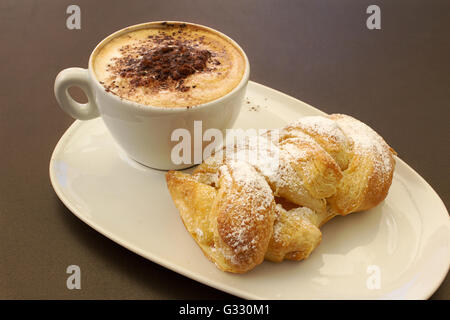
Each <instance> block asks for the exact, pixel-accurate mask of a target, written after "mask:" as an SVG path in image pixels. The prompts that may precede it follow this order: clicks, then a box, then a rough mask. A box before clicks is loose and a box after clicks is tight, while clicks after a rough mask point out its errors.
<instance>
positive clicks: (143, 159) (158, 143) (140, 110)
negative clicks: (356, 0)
mask: <svg viewBox="0 0 450 320" xmlns="http://www.w3.org/2000/svg"><path fill="white" fill-rule="evenodd" d="M168 23H185V22H172V21H171V22H168ZM186 24H190V25H195V26H197V27H200V28H204V29H207V30H209V31H210V32H213V33H216V34H220V35H221V36H222V37H224V38H225V39H227V40H229V41H230V42H231V43H233V44H234V45H235V46H236V48H237V49H238V50H239V51H240V52H241V54H242V56H243V57H244V60H245V71H244V75H243V77H242V79H241V81H240V82H239V84H238V85H237V86H236V87H235V88H234V89H233V90H232V91H231V92H229V93H228V94H226V95H224V96H222V97H220V98H218V99H216V100H213V101H210V102H208V103H204V104H201V105H197V106H193V107H182V108H179V107H177V108H164V107H154V106H148V105H143V104H139V103H136V102H133V101H129V100H125V99H122V98H120V97H118V96H116V95H114V94H112V93H111V92H107V91H106V90H105V88H104V87H103V86H102V85H101V84H100V82H99V80H98V79H97V78H96V77H95V74H94V69H93V57H95V55H96V52H98V50H100V49H101V48H102V47H103V46H104V45H105V44H106V43H108V42H109V41H111V40H112V39H113V38H116V37H118V36H120V35H122V34H125V33H128V32H130V31H134V30H137V29H144V28H148V27H151V26H153V27H162V26H163V23H162V22H149V23H143V24H139V25H134V26H131V27H127V28H124V29H122V30H119V31H117V32H115V33H113V34H111V35H110V36H108V37H107V38H105V39H104V40H102V41H101V42H100V43H99V44H98V45H97V46H96V47H95V49H94V51H92V53H91V56H90V58H89V66H88V69H82V68H68V69H64V70H63V71H61V72H60V73H59V74H58V76H57V77H56V79H55V88H54V89H55V96H56V100H57V101H58V103H59V105H60V107H61V108H62V109H63V110H64V111H65V112H67V113H68V114H69V115H71V116H72V117H74V118H76V119H79V120H89V119H93V118H96V117H99V116H101V117H102V119H103V121H104V123H105V125H106V127H107V128H108V130H109V131H110V133H111V135H112V136H113V138H114V140H115V141H116V142H117V144H118V145H119V146H120V147H121V148H122V149H123V150H124V151H125V152H126V153H127V154H128V156H129V157H130V158H132V159H134V160H135V161H137V162H139V163H141V164H143V165H146V166H148V167H151V168H155V169H162V170H169V169H183V168H187V167H190V166H192V165H193V163H190V164H175V163H173V161H172V159H171V151H172V148H173V147H174V146H175V145H176V144H177V143H178V142H177V141H171V135H172V132H173V131H174V130H176V129H180V128H184V129H187V130H188V131H189V133H190V135H191V137H194V121H202V130H203V131H206V130H207V129H213V128H214V129H219V130H221V131H222V132H223V131H224V130H225V129H227V128H231V127H232V126H233V124H234V122H235V120H236V118H237V116H238V114H239V112H240V109H241V105H242V102H243V99H244V96H245V91H246V87H247V83H248V79H249V75H250V65H249V62H248V58H247V56H246V54H245V52H244V51H243V50H242V48H241V47H240V46H239V45H238V44H237V43H236V42H234V41H233V40H232V39H230V38H229V37H227V36H226V35H224V34H222V33H220V32H218V31H216V30H214V29H211V28H208V27H205V26H200V25H197V24H192V23H186ZM70 87H79V88H81V89H82V90H83V91H84V93H85V94H86V96H87V97H88V100H89V101H88V103H86V104H81V103H78V102H76V101H75V100H74V99H72V98H71V97H70V95H69V93H68V89H69V88H70Z"/></svg>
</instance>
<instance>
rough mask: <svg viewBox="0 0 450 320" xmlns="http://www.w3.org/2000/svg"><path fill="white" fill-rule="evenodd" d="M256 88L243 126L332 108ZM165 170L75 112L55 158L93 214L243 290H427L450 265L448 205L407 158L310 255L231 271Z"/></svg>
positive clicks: (318, 294) (163, 257) (373, 293)
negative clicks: (207, 253)
mask: <svg viewBox="0 0 450 320" xmlns="http://www.w3.org/2000/svg"><path fill="white" fill-rule="evenodd" d="M247 96H248V99H249V100H250V102H251V103H250V104H248V103H244V105H243V107H242V112H241V114H240V116H239V119H238V120H237V123H236V127H239V128H244V129H245V128H276V127H280V126H283V125H285V124H286V123H288V122H291V121H293V120H295V119H297V118H299V117H301V116H307V115H318V114H322V112H321V111H319V110H317V109H315V108H313V107H311V106H309V105H307V104H305V103H303V102H301V101H299V100H296V99H294V98H292V97H289V96H287V95H285V94H282V93H280V92H278V91H275V90H273V89H270V88H267V87H265V86H262V85H259V84H256V83H253V82H251V83H249V86H248V91H247ZM255 106H256V107H255ZM258 106H259V107H258ZM255 108H256V109H257V110H252V109H255ZM381 134H382V132H381ZM164 173H165V172H162V171H157V170H152V169H149V168H147V167H144V166H142V165H139V164H137V163H136V162H134V161H132V160H130V159H128V158H127V157H126V156H125V155H124V154H123V152H122V151H120V150H119V149H118V147H117V146H116V145H115V143H114V142H113V140H112V138H111V136H110V135H109V133H108V132H107V130H106V128H105V126H104V124H103V122H102V120H101V119H95V120H90V121H84V122H81V121H75V123H74V124H73V125H72V126H71V127H70V128H69V129H68V130H67V132H66V133H65V134H64V135H63V137H62V138H61V140H60V141H59V143H58V145H57V146H56V148H55V150H54V152H53V155H52V158H51V161H50V178H51V182H52V185H53V188H54V189H55V191H56V193H57V195H58V196H59V198H60V199H61V200H62V202H63V203H64V204H65V205H66V206H67V207H68V208H69V209H70V210H71V211H72V212H73V213H74V214H75V215H76V216H77V217H79V218H80V219H81V220H83V221H84V222H85V223H87V224H88V225H90V226H91V227H92V228H94V229H96V230H97V231H99V232H100V233H102V234H103V235H105V236H107V237H108V238H110V239H112V240H113V241H115V242H117V243H119V244H121V245H122V246H124V247H125V248H128V249H129V250H131V251H133V252H135V253H137V254H139V255H141V256H143V257H145V258H147V259H149V260H151V261H154V262H156V263H158V264H160V265H162V266H164V267H167V268H169V269H171V270H173V271H175V272H178V273H180V274H183V275H185V276H187V277H189V278H192V279H194V280H197V281H199V282H202V283H204V284H207V285H209V286H212V287H214V288H217V289H219V290H223V291H226V292H228V293H231V294H233V295H236V296H239V297H243V298H251V299H253V298H254V299H424V298H428V297H429V296H430V295H431V294H432V293H433V292H434V291H435V290H436V289H437V288H438V286H439V285H440V283H441V282H442V280H443V279H444V278H445V276H446V274H447V272H448V268H449V264H450V250H449V246H450V241H449V239H450V222H449V216H448V212H447V210H446V208H445V206H444V204H443V203H442V201H441V200H440V198H439V197H438V195H437V194H436V193H435V192H434V191H433V189H432V188H431V187H430V186H429V185H428V184H427V183H426V182H425V180H424V179H422V178H421V177H420V176H419V175H418V174H417V173H416V172H415V171H414V170H413V169H411V168H410V167H409V166H408V165H407V164H406V163H404V162H403V161H402V160H400V159H397V167H396V171H395V175H394V181H393V183H392V187H391V189H390V192H389V196H388V197H387V199H386V200H385V201H384V202H383V203H381V204H380V205H379V206H378V207H376V208H374V209H372V210H370V211H366V212H362V213H356V214H351V215H349V216H347V217H337V218H335V219H333V220H331V221H330V222H328V223H327V224H326V225H325V226H324V227H323V228H322V230H323V240H322V243H321V244H320V246H319V247H318V248H317V249H316V250H315V251H314V252H313V253H312V255H311V256H310V258H309V259H307V260H305V261H301V262H291V261H285V262H283V263H279V264H275V263H271V262H264V263H263V264H262V265H260V266H258V267H256V268H255V269H254V270H252V271H251V272H249V273H247V274H242V275H235V274H230V273H225V272H221V271H219V270H218V269H217V268H216V267H215V266H214V264H213V263H211V262H209V261H208V260H207V259H206V258H205V257H204V256H203V254H202V252H201V251H200V249H199V248H198V247H197V245H196V244H195V242H194V240H193V239H192V238H191V236H190V235H189V234H188V233H187V232H186V230H185V228H184V226H183V224H182V222H181V220H180V217H179V215H178V212H177V210H176V208H175V206H174V204H173V203H172V200H171V198H170V195H169V193H168V191H167V188H166V183H165V179H164Z"/></svg>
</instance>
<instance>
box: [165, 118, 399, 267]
mask: <svg viewBox="0 0 450 320" xmlns="http://www.w3.org/2000/svg"><path fill="white" fill-rule="evenodd" d="M275 133H279V134H275ZM254 140H255V139H254ZM256 140H257V142H256V143H255V141H253V143H252V142H251V141H246V142H245V143H241V144H234V145H232V146H227V148H224V149H222V150H220V151H219V152H216V153H215V154H214V155H213V156H212V157H210V158H208V159H206V160H205V161H204V163H202V164H201V165H199V166H198V167H197V168H196V169H195V171H194V173H193V174H192V175H189V174H185V173H182V172H177V171H169V172H168V173H167V175H166V179H167V185H168V188H169V191H170V194H171V196H172V199H173V201H174V203H175V205H176V207H177V208H178V210H179V211H180V215H181V218H182V220H183V223H184V225H185V226H186V229H187V230H188V231H189V233H190V234H191V235H192V237H193V238H194V239H195V241H196V242H197V244H198V245H199V246H200V248H201V249H202V250H203V252H204V254H205V255H206V256H207V257H208V258H209V259H210V260H211V261H213V262H214V263H215V264H216V266H217V267H218V268H219V269H221V270H224V271H229V272H234V273H243V272H247V271H249V270H251V269H252V268H254V267H255V266H257V265H258V264H260V263H261V262H262V261H263V260H264V259H267V260H270V261H275V262H279V261H282V260H284V259H288V260H301V259H305V258H307V257H308V256H309V255H310V253H311V252H312V251H313V250H314V249H315V248H316V247H317V246H318V245H319V243H320V241H321V238H322V234H321V232H320V229H319V228H320V227H321V226H322V225H323V224H324V223H325V222H327V221H328V220H329V219H331V218H332V217H334V216H336V215H347V214H349V213H351V212H356V211H361V210H367V209H370V208H372V207H374V206H376V205H377V204H379V203H380V202H381V201H383V200H384V199H385V197H386V196H387V193H388V190H389V187H390V185H391V182H392V176H393V171H394V167H395V160H394V157H393V155H394V154H395V152H394V151H393V150H392V149H391V148H390V147H389V146H388V145H387V144H386V142H385V141H384V140H383V138H381V137H380V136H379V135H378V134H377V133H376V132H375V131H373V130H372V129H371V128H369V127H368V126H367V125H365V124H363V123H362V122H360V121H358V120H356V119H354V118H352V117H350V116H346V115H342V114H333V115H329V116H313V117H305V118H301V119H300V120H298V121H297V122H295V123H293V124H291V125H288V126H286V127H284V128H282V129H281V130H279V131H276V132H275V131H267V132H266V133H265V134H264V135H260V136H258V137H257V139H256Z"/></svg>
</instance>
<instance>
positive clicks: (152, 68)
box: [106, 27, 220, 92]
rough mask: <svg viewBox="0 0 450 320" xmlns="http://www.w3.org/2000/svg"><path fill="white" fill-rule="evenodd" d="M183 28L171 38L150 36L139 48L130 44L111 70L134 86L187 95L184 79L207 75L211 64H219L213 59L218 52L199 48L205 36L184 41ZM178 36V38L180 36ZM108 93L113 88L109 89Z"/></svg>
mask: <svg viewBox="0 0 450 320" xmlns="http://www.w3.org/2000/svg"><path fill="white" fill-rule="evenodd" d="M182 29H183V27H180V28H179V30H178V32H173V33H172V34H171V35H168V34H164V33H162V34H158V35H152V36H149V37H148V39H146V40H145V41H142V42H140V43H139V44H138V45H135V46H130V45H126V46H124V47H122V48H121V50H120V51H121V52H122V54H123V55H122V57H119V58H116V61H115V63H114V64H113V65H109V69H110V71H112V73H113V74H115V75H116V76H117V75H118V76H120V77H122V78H128V79H129V83H130V85H131V86H132V87H149V88H154V89H157V90H159V89H168V88H170V87H173V88H174V89H176V90H179V91H182V92H185V91H188V90H189V89H190V87H187V86H185V85H184V84H183V83H184V79H186V78H187V77H189V76H190V75H192V74H194V73H196V72H207V71H211V70H212V69H210V68H208V62H210V63H211V65H219V64H220V62H219V61H218V60H217V59H213V56H214V53H212V52H210V51H208V50H202V49H199V48H198V47H199V44H201V43H202V41H204V39H203V37H199V38H198V39H194V40H187V39H183V37H182V36H181V35H179V34H180V33H182ZM177 35H178V36H177ZM106 89H107V90H108V89H109V90H110V89H112V88H108V87H107V88H106Z"/></svg>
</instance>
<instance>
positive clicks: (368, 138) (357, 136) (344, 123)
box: [332, 115, 394, 179]
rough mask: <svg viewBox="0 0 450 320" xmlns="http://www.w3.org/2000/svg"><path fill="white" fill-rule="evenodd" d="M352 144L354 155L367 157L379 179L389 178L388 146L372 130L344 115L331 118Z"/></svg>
mask: <svg viewBox="0 0 450 320" xmlns="http://www.w3.org/2000/svg"><path fill="white" fill-rule="evenodd" d="M332 117H333V119H334V120H335V121H336V124H337V125H338V126H339V127H340V128H341V129H342V131H344V132H345V134H346V135H347V137H348V138H349V139H350V141H351V142H352V144H353V152H354V153H355V154H356V155H360V156H364V157H369V158H370V160H371V161H373V164H374V169H375V173H378V174H379V177H380V178H381V179H384V178H387V177H389V176H390V175H389V173H390V172H391V171H392V169H393V165H394V160H393V158H392V152H391V150H390V148H389V146H388V144H387V143H386V142H385V141H384V140H383V138H382V137H381V136H379V135H378V134H377V133H376V132H375V131H374V130H373V129H372V128H370V127H369V126H368V125H366V124H364V123H362V122H361V121H359V120H356V119H355V118H352V117H350V116H346V115H334V116H332Z"/></svg>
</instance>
